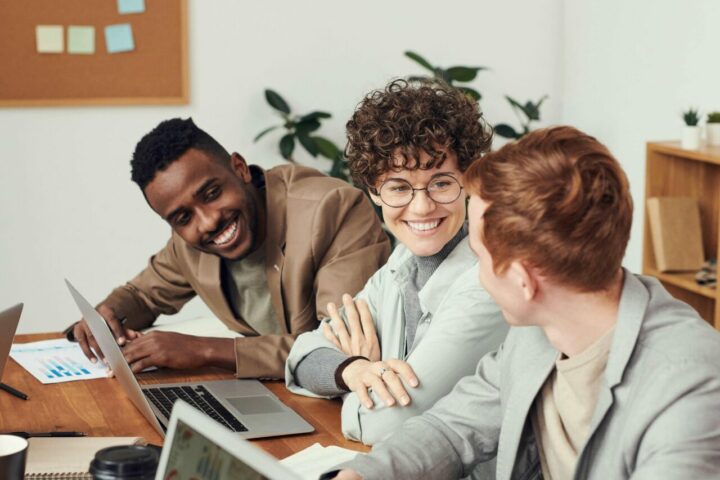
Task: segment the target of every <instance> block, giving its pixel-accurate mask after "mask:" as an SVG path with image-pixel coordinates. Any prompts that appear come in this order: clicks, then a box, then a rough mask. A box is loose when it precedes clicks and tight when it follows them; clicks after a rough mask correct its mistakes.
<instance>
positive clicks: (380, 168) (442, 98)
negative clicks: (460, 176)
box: [345, 80, 492, 188]
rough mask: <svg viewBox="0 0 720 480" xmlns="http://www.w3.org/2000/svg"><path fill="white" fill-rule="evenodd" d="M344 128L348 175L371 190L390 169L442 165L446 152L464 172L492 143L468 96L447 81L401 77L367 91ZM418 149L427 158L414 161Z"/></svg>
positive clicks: (489, 130) (476, 107) (357, 183)
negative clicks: (422, 161)
mask: <svg viewBox="0 0 720 480" xmlns="http://www.w3.org/2000/svg"><path fill="white" fill-rule="evenodd" d="M346 128H347V138H348V143H347V146H346V147H345V156H346V157H347V160H348V168H349V169H350V174H351V175H352V178H353V181H354V182H355V184H356V185H362V186H365V187H370V188H373V187H375V186H376V185H375V184H376V182H377V179H378V177H380V176H381V175H382V174H384V173H385V172H387V171H390V170H393V171H398V170H402V169H411V170H415V169H418V168H419V169H422V170H428V169H431V168H434V167H436V166H439V165H442V163H443V161H444V160H445V156H446V151H448V150H450V151H452V152H454V153H455V154H456V155H457V160H458V167H459V169H460V171H461V172H464V171H465V169H466V168H467V167H468V166H469V165H470V163H472V161H473V160H475V159H476V158H478V157H480V155H482V154H483V153H485V152H486V151H487V150H488V149H489V148H490V144H491V143H492V129H491V128H489V127H488V125H487V123H486V122H485V120H484V118H483V115H482V112H481V111H480V108H479V106H478V104H477V102H475V101H474V100H473V99H471V98H469V97H468V96H466V95H465V94H464V93H463V92H461V91H459V90H457V89H455V88H452V87H449V86H446V85H430V84H424V83H421V84H416V83H408V82H406V81H405V80H395V81H393V82H391V83H390V84H389V85H388V86H387V87H385V89H384V90H375V91H373V92H370V93H369V94H368V95H367V96H366V97H365V98H364V99H363V101H361V102H360V104H359V105H358V108H357V110H356V111H355V113H354V114H353V116H352V118H351V119H350V121H349V122H348V123H347V125H346ZM421 150H424V151H425V152H427V154H428V155H430V157H431V159H430V161H428V162H426V163H425V164H423V165H418V164H417V162H416V161H415V160H416V159H417V158H418V157H419V153H420V151H421ZM398 160H401V163H400V162H398Z"/></svg>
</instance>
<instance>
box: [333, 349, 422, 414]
mask: <svg viewBox="0 0 720 480" xmlns="http://www.w3.org/2000/svg"><path fill="white" fill-rule="evenodd" d="M401 376H402V378H403V379H404V380H405V382H406V383H408V384H409V385H410V386H411V387H417V386H418V379H417V377H416V376H415V372H413V369H412V367H411V366H410V365H408V364H407V362H403V361H402V360H397V359H390V360H385V361H382V362H368V361H367V360H362V359H358V360H355V361H354V362H352V363H351V364H350V365H348V366H347V367H345V370H343V372H342V378H343V381H344V382H345V385H347V386H348V388H349V389H350V390H351V391H353V392H355V393H356V394H357V396H358V397H359V398H360V402H362V404H363V405H365V407H367V408H372V407H373V401H372V399H371V398H370V395H369V394H368V388H372V390H373V391H374V392H375V393H376V394H378V396H379V397H380V398H382V400H383V402H384V403H385V405H387V406H388V407H392V406H394V405H395V402H396V401H397V402H399V403H400V405H402V406H406V405H409V404H410V395H408V393H407V391H406V390H405V387H404V386H403V384H402V382H401V381H400V377H401Z"/></svg>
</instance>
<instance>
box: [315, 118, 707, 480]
mask: <svg viewBox="0 0 720 480" xmlns="http://www.w3.org/2000/svg"><path fill="white" fill-rule="evenodd" d="M465 186H466V188H467V189H468V191H469V193H470V206H469V209H470V211H469V217H470V242H471V244H472V248H473V250H474V251H475V253H476V254H477V255H478V257H479V264H480V280H481V282H482V284H483V285H484V286H485V287H486V288H487V289H488V291H489V292H490V293H491V294H492V296H493V297H494V298H495V300H497V302H498V304H499V305H500V307H501V308H502V310H503V313H504V315H505V318H506V319H507V321H508V323H509V324H510V325H511V326H512V328H511V329H510V332H509V333H508V336H507V339H506V340H505V342H504V343H503V346H502V347H501V348H500V349H499V350H498V351H497V352H496V353H494V354H490V355H487V356H485V357H484V358H483V359H482V360H481V361H480V363H479V364H478V367H477V370H476V372H475V375H473V376H469V377H466V378H464V379H463V380H461V381H460V382H459V383H458V385H457V386H456V387H455V389H454V390H453V392H452V393H451V394H449V395H448V396H447V397H445V398H443V399H442V400H441V401H439V402H438V403H437V405H435V406H434V407H433V408H432V409H431V410H428V411H427V412H425V414H423V415H422V416H419V417H416V418H414V419H411V420H409V421H407V422H406V423H405V424H404V425H403V426H402V428H401V429H399V430H398V431H396V432H395V434H394V435H393V436H392V437H390V438H389V439H388V440H387V441H385V442H383V443H381V444H379V445H377V446H376V447H375V448H373V451H372V453H371V454H369V455H367V456H365V455H360V456H358V457H357V458H356V459H355V460H353V461H352V462H349V463H348V464H346V465H345V467H346V468H347V469H345V470H343V471H342V472H340V474H339V475H337V478H338V479H343V480H348V479H358V478H363V479H366V480H369V479H379V478H392V479H412V478H443V479H450V478H461V477H464V476H466V475H468V474H470V472H472V470H473V468H474V466H475V465H476V464H477V463H478V462H482V461H486V460H488V459H490V458H493V457H497V472H496V473H497V476H496V478H498V479H502V480H505V479H531V478H532V479H538V478H545V479H570V478H574V479H603V480H604V479H617V480H619V479H629V478H632V479H635V480H639V479H656V478H657V479H659V478H662V479H686V478H720V362H718V352H720V334H718V332H717V331H715V330H713V328H712V327H710V326H709V325H708V324H707V323H706V322H704V321H703V320H702V319H701V318H700V317H699V316H698V314H697V312H695V311H694V310H692V309H691V308H690V307H689V306H688V305H686V304H685V303H682V302H680V301H678V300H676V299H674V298H673V297H672V296H670V294H669V293H668V292H667V291H666V290H665V289H664V288H663V286H662V285H661V284H660V282H658V281H657V280H656V279H654V278H649V277H642V276H638V275H633V274H632V273H630V272H629V271H627V270H625V269H624V268H622V266H621V261H622V258H623V255H624V253H625V247H626V245H627V242H628V239H629V236H630V226H631V224H632V200H631V196H630V191H629V188H628V182H627V179H626V177H625V174H624V173H623V171H622V169H621V168H620V165H619V164H618V162H617V160H615V158H613V156H612V155H611V154H610V152H609V151H608V150H607V148H605V146H604V145H602V144H601V143H600V142H598V141H597V140H596V139H594V138H593V137H591V136H589V135H586V134H584V133H582V132H580V131H578V130H576V129H574V128H571V127H556V128H550V129H545V130H538V131H535V132H532V133H530V134H528V135H527V136H525V137H523V138H522V139H521V140H520V141H518V142H516V143H511V144H508V145H506V146H505V147H503V148H501V149H500V150H498V151H497V152H494V153H490V154H488V155H487V156H485V157H484V158H483V159H482V160H480V161H478V162H476V163H475V164H473V165H472V166H471V167H470V168H469V169H468V171H467V172H466V174H465ZM330 475H332V476H334V474H332V473H331V474H330ZM323 478H325V477H323Z"/></svg>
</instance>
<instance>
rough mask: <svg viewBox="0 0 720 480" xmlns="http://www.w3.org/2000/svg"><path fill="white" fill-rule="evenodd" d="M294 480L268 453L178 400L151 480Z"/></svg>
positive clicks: (294, 476)
mask: <svg viewBox="0 0 720 480" xmlns="http://www.w3.org/2000/svg"><path fill="white" fill-rule="evenodd" d="M188 478H207V479H213V480H235V479H238V478H241V479H243V480H298V479H299V478H300V477H299V476H297V475H296V474H294V473H293V472H291V471H290V470H288V469H287V468H285V467H284V466H283V465H281V464H280V462H278V460H277V459H276V458H274V457H273V456H272V455H270V454H269V453H267V452H265V451H264V450H262V449H260V448H258V447H256V446H255V445H253V444H252V443H250V442H247V441H245V440H243V439H238V438H237V436H236V434H234V433H233V432H231V431H230V430H228V429H227V428H225V427H224V426H222V425H220V424H219V423H216V422H213V421H212V420H210V419H209V418H208V417H207V416H205V415H203V414H202V413H200V412H199V411H197V410H196V409H194V408H192V407H191V406H189V405H188V404H187V403H185V402H183V401H182V400H180V401H178V402H176V403H175V405H174V406H173V410H172V416H171V417H170V423H169V425H168V431H167V438H166V439H165V444H164V446H163V449H162V453H161V454H160V463H159V465H158V469H157V473H156V474H155V480H180V479H188Z"/></svg>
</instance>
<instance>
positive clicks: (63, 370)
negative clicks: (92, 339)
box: [10, 338, 109, 383]
mask: <svg viewBox="0 0 720 480" xmlns="http://www.w3.org/2000/svg"><path fill="white" fill-rule="evenodd" d="M10 357H11V358H12V359H13V360H15V361H16V362H17V363H19V364H20V366H21V367H23V368H24V369H25V370H27V371H28V372H30V373H31V374H32V375H33V376H34V377H35V378H37V379H38V380H40V381H41V382H42V383H61V382H72V381H76V380H91V379H93V378H105V377H107V376H108V372H109V370H108V368H107V366H105V364H104V363H102V362H97V363H92V362H91V361H90V360H88V359H87V357H86V356H85V354H84V353H83V352H82V350H80V345H78V344H77V343H74V342H69V341H68V340H67V339H65V338H60V339H57V340H42V341H39V342H30V343H14V344H13V346H12V348H11V349H10Z"/></svg>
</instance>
